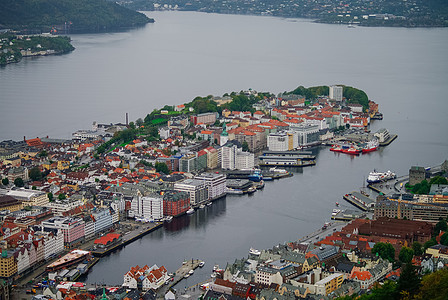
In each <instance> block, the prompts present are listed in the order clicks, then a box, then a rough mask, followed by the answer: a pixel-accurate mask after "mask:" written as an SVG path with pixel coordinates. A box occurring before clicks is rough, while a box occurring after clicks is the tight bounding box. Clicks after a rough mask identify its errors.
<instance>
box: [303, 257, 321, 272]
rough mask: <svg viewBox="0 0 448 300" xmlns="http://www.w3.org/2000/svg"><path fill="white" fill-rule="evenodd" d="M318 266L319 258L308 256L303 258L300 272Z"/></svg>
mask: <svg viewBox="0 0 448 300" xmlns="http://www.w3.org/2000/svg"><path fill="white" fill-rule="evenodd" d="M318 266H319V260H318V259H317V258H316V257H315V256H311V257H308V258H307V259H305V261H304V263H303V266H302V272H303V273H305V272H307V271H309V270H312V269H314V268H317V267H318Z"/></svg>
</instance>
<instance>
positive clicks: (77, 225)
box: [41, 217, 85, 247]
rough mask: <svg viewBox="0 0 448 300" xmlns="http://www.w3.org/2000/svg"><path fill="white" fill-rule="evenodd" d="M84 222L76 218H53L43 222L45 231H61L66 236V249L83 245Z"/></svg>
mask: <svg viewBox="0 0 448 300" xmlns="http://www.w3.org/2000/svg"><path fill="white" fill-rule="evenodd" d="M84 224H85V223H84V220H82V219H80V218H74V217H53V218H51V219H49V220H46V221H43V222H42V224H41V225H42V227H43V229H44V230H45V229H47V228H49V229H59V230H61V231H62V233H63V235H64V245H65V247H72V246H73V245H75V244H78V243H81V242H82V241H83V240H84V237H85V231H84Z"/></svg>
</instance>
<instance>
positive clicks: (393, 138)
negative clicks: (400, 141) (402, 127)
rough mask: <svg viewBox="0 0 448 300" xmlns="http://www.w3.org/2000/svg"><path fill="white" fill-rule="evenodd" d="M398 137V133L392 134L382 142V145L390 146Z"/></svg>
mask: <svg viewBox="0 0 448 300" xmlns="http://www.w3.org/2000/svg"><path fill="white" fill-rule="evenodd" d="M397 137H398V134H392V135H390V136H389V138H388V139H387V140H385V141H384V142H380V146H381V147H385V146H389V145H390V144H391V143H392V142H393V141H395V140H396V138H397Z"/></svg>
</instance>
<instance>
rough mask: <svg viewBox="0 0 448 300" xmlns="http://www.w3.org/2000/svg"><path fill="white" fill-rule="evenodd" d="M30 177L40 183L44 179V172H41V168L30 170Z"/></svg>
mask: <svg viewBox="0 0 448 300" xmlns="http://www.w3.org/2000/svg"><path fill="white" fill-rule="evenodd" d="M28 176H29V177H30V178H31V179H32V180H33V181H39V180H41V179H42V177H43V176H42V172H41V171H40V169H39V167H33V168H31V169H30V171H29V173H28Z"/></svg>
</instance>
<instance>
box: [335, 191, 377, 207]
mask: <svg viewBox="0 0 448 300" xmlns="http://www.w3.org/2000/svg"><path fill="white" fill-rule="evenodd" d="M342 198H344V200H346V201H347V202H349V203H350V204H352V205H354V206H356V207H357V208H359V209H361V210H363V211H370V210H373V208H374V207H375V203H376V201H375V200H373V199H371V198H369V197H367V196H364V195H363V194H361V193H360V192H356V191H353V192H351V193H349V194H345V195H344V196H343V197H342Z"/></svg>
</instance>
